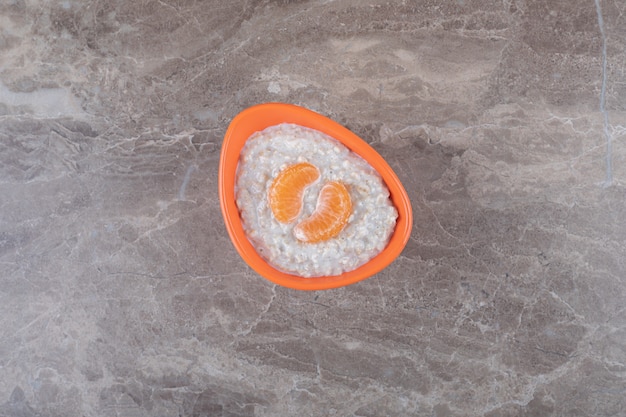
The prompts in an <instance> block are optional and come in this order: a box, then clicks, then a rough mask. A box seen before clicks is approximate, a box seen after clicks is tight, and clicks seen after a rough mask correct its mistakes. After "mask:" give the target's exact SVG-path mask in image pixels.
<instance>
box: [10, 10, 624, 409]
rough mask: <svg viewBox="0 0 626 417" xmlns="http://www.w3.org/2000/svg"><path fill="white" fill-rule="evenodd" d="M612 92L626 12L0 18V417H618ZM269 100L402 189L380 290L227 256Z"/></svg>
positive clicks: (620, 139) (619, 253) (618, 99)
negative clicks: (314, 287)
mask: <svg viewBox="0 0 626 417" xmlns="http://www.w3.org/2000/svg"><path fill="white" fill-rule="evenodd" d="M625 68H626V2H625V1H624V0H595V1H594V0H552V1H539V0H437V1H434V0H433V1H431V0H420V1H417V0H406V1H401V0H388V1H360V0H334V1H333V0H311V1H302V0H301V1H287V0H281V1H278V0H276V1H270V0H246V1H244V0H233V1H228V2H226V1H216V0H211V1H193V0H157V1H153V0H140V1H121V0H85V1H75V0H62V1H44V0H1V1H0V330H1V334H2V337H1V338H0V416H2V417H5V416H11V417H15V416H17V417H29V416H68V417H73V416H359V417H377V416H429V417H430V416H434V417H461V416H488V417H499V416H502V417H505V416H624V415H626V399H625V398H626V308H625V301H624V300H625V299H626V277H625V275H626V261H625V259H626V244H625V242H626V221H625V219H626V145H625V143H624V142H625V138H626V74H625V71H626V70H625ZM267 101H281V102H287V103H294V104H298V105H302V106H305V107H308V108H310V109H312V110H315V111H318V112H320V113H322V114H324V115H326V116H329V117H331V118H333V119H334V120H336V121H338V122H340V123H342V124H344V125H345V126H347V127H348V128H350V129H352V130H353V131H354V132H355V133H357V134H358V135H360V136H361V137H362V138H363V139H365V140H366V141H368V142H369V143H371V144H372V146H374V147H375V148H376V149H377V150H378V151H379V152H380V153H381V154H382V155H383V156H384V157H385V159H386V160H387V161H388V162H389V164H390V165H391V166H392V167H393V168H394V170H395V171H396V173H397V174H398V176H399V177H400V179H401V180H402V181H403V183H404V185H405V187H406V188H407V191H408V193H409V195H410V198H411V200H412V204H413V214H414V219H415V223H414V229H413V233H412V236H411V239H410V241H409V243H408V245H407V247H406V249H405V250H404V252H403V254H402V255H401V256H400V257H399V258H398V259H397V260H396V261H395V262H394V263H393V264H392V265H391V266H389V267H388V268H387V269H385V270H384V271H383V272H381V273H379V274H378V275H376V276H374V277H372V278H370V279H368V280H365V281H363V282H360V283H357V284H355V285H352V286H349V287H345V288H341V289H337V290H330V291H319V292H299V291H294V290H289V289H286V288H282V287H278V286H275V285H273V284H271V283H270V282H268V281H266V280H265V279H263V278H260V277H259V276H258V275H256V274H255V273H254V272H252V270H251V269H250V268H248V267H247V265H246V264H245V263H244V262H243V261H242V260H241V258H240V257H239V256H238V254H237V253H236V251H235V249H234V248H233V246H232V244H231V243H230V240H229V238H228V235H227V233H226V230H225V228H224V225H223V221H222V217H221V213H220V209H219V202H218V195H217V170H218V162H219V161H218V159H219V151H220V147H221V142H222V137H223V134H224V132H225V130H226V128H227V126H228V124H229V122H230V120H231V118H232V117H233V116H235V115H236V114H237V113H238V112H240V111H241V110H243V109H244V108H246V107H248V106H250V105H253V104H257V103H262V102H267Z"/></svg>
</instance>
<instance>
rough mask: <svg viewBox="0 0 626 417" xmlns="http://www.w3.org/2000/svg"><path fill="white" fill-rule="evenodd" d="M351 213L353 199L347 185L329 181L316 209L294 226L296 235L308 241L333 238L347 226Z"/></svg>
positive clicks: (321, 192) (320, 194)
mask: <svg viewBox="0 0 626 417" xmlns="http://www.w3.org/2000/svg"><path fill="white" fill-rule="evenodd" d="M351 213H352V200H351V199H350V194H349V193H348V190H347V188H346V187H345V185H343V184H342V183H340V182H336V181H330V182H327V183H326V184H324V186H323V187H322V189H321V190H320V193H319V196H318V198H317V206H316V207H315V211H314V212H313V214H311V216H309V217H308V218H306V219H304V220H302V221H301V222H300V223H299V224H297V225H296V226H295V227H294V229H293V233H294V236H295V237H296V239H298V240H300V241H302V242H307V243H316V242H321V241H324V240H328V239H330V238H333V237H335V236H337V235H338V234H339V233H340V232H341V231H342V230H343V228H344V227H345V226H346V224H347V223H348V219H349V218H350V214H351Z"/></svg>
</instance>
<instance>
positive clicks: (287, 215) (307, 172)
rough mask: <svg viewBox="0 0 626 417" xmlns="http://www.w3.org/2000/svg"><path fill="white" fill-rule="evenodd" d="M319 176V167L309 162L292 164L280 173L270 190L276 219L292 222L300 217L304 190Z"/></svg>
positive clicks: (271, 204) (270, 202)
mask: <svg viewBox="0 0 626 417" xmlns="http://www.w3.org/2000/svg"><path fill="white" fill-rule="evenodd" d="M319 176H320V171H319V169H317V167H316V166H315V165H312V164H309V163H308V162H302V163H299V164H295V165H290V166H288V167H287V168H285V169H283V170H282V171H280V172H279V173H278V175H277V176H276V178H274V181H272V185H271V186H270V189H269V192H268V198H269V205H270V209H271V210H272V213H273V214H274V217H275V218H276V220H278V221H279V222H281V223H290V222H292V221H294V220H295V219H296V218H297V217H298V215H299V214H300V210H302V196H303V194H304V190H305V189H306V187H308V186H309V185H311V184H312V183H314V182H315V181H317V179H318V178H319Z"/></svg>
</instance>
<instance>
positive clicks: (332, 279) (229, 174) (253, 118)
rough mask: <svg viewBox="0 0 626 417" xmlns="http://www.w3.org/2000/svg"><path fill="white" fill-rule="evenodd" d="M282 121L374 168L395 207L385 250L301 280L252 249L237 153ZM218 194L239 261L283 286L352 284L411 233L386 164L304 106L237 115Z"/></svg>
mask: <svg viewBox="0 0 626 417" xmlns="http://www.w3.org/2000/svg"><path fill="white" fill-rule="evenodd" d="M280 123H295V124H298V125H301V126H305V127H309V128H312V129H316V130H319V131H321V132H323V133H326V134H327V135H328V136H330V137H332V138H334V139H336V140H338V141H340V142H341V143H343V144H344V145H345V146H346V147H347V148H348V149H350V150H351V151H353V152H354V153H356V154H358V155H360V156H361V157H362V158H363V159H365V160H366V161H367V162H368V163H369V164H370V165H371V166H373V167H374V168H375V169H376V170H377V171H378V173H379V174H380V175H381V177H382V178H383V181H384V182H385V184H386V185H387V188H388V189H389V193H390V198H391V201H392V202H393V204H394V205H395V206H396V209H397V210H398V219H397V222H396V227H395V229H394V232H393V234H392V236H391V238H390V240H389V243H388V244H387V246H386V247H385V249H384V250H383V251H382V252H380V253H379V254H378V255H376V256H375V257H374V258H372V259H371V260H370V261H368V262H367V263H366V264H364V265H362V266H360V267H359V268H357V269H354V270H352V271H349V272H344V273H343V274H341V275H336V276H321V277H313V278H303V277H300V276H297V275H292V274H289V273H286V272H283V271H280V270H278V269H276V268H274V267H273V266H272V265H270V264H269V263H267V261H265V260H264V259H263V258H262V257H261V256H260V255H259V254H258V253H257V251H256V250H255V249H254V247H253V246H252V244H251V243H250V241H249V240H248V238H247V237H246V233H245V232H244V229H243V225H242V222H241V217H240V215H239V210H238V208H237V204H236V201H235V199H236V197H235V181H236V176H237V165H238V163H239V155H240V153H241V150H242V148H243V146H244V144H245V143H246V141H247V140H248V138H249V137H250V136H251V135H252V134H253V133H255V132H257V131H260V130H263V129H265V128H267V127H269V126H273V125H277V124H280ZM219 198H220V205H221V209H222V215H223V216H224V223H225V225H226V229H227V230H228V234H229V235H230V239H231V240H232V242H233V245H234V246H235V249H237V251H238V252H239V254H240V255H241V257H242V258H243V260H244V261H245V262H246V263H247V264H248V265H249V266H250V267H251V268H252V269H254V270H255V271H256V272H257V273H258V274H259V275H261V276H262V277H264V278H266V279H268V280H270V281H272V282H274V283H276V284H279V285H282V286H285V287H288V288H293V289H298V290H323V289H330V288H338V287H342V286H345V285H349V284H353V283H355V282H358V281H361V280H363V279H366V278H369V277H371V276H372V275H374V274H376V273H378V272H380V271H381V270H382V269H384V268H385V267H387V266H388V265H389V264H390V263H391V262H393V260H394V259H396V258H397V257H398V255H400V253H401V252H402V250H403V249H404V246H405V245H406V243H407V241H408V240H409V237H410V235H411V227H412V224H413V214H412V210H411V203H410V201H409V197H408V195H407V193H406V191H405V189H404V187H403V186H402V183H401V182H400V180H399V179H398V177H397V176H396V174H395V173H394V172H393V170H392V169H391V167H390V166H389V164H387V162H386V161H385V160H384V159H383V158H382V157H381V156H380V155H379V154H378V152H376V151H375V150H374V149H373V148H372V147H371V146H369V145H368V144H367V143H366V142H365V141H363V140H362V139H361V138H359V137H358V136H357V135H355V134H354V133H352V132H351V131H350V130H348V129H346V128H345V127H343V126H341V125H340V124H338V123H336V122H334V121H333V120H331V119H329V118H327V117H325V116H322V115H321V114H318V113H316V112H313V111H311V110H308V109H305V108H303V107H299V106H295V105H291V104H283V103H265V104H259V105H256V106H253V107H250V108H248V109H246V110H244V111H242V112H241V113H239V114H238V115H237V116H236V117H235V118H234V119H233V120H232V122H231V123H230V125H229V127H228V129H227V131H226V134H225V136H224V143H223V144H222V151H221V155H220V166H219Z"/></svg>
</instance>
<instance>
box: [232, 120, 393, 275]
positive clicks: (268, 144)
mask: <svg viewBox="0 0 626 417" xmlns="http://www.w3.org/2000/svg"><path fill="white" fill-rule="evenodd" d="M302 162H308V163H310V164H312V165H314V166H316V167H317V168H318V169H319V173H320V176H319V179H318V180H316V181H315V182H314V183H312V184H311V185H309V186H308V187H307V188H306V189H305V191H304V194H303V197H302V203H303V204H302V209H301V211H300V213H299V215H298V218H297V219H296V220H295V221H293V222H290V223H281V222H279V221H277V220H276V219H275V218H274V216H273V214H272V211H271V209H270V206H269V201H268V189H269V187H270V186H271V184H272V182H273V180H274V179H275V178H276V176H277V175H278V174H279V173H280V172H281V171H283V170H284V169H285V168H287V167H289V166H291V165H294V164H298V163H302ZM329 182H340V183H342V184H344V185H345V187H346V188H347V189H348V191H349V194H350V198H351V202H352V207H351V214H350V217H349V219H348V223H347V225H346V226H345V227H344V228H343V230H341V232H340V233H339V234H338V235H336V236H335V237H333V238H330V239H328V240H325V241H322V242H317V243H306V242H302V241H300V240H298V239H297V238H296V236H294V227H296V225H297V224H298V222H299V221H301V220H303V219H306V218H308V217H309V216H311V214H312V213H313V212H314V211H315V208H316V204H317V199H318V195H319V193H320V190H321V189H322V187H323V186H324V184H327V183H329ZM235 191H236V199H237V206H238V208H239V211H240V214H241V219H242V223H243V227H244V230H245V232H246V234H247V236H248V238H249V240H250V241H251V243H252V244H253V246H254V247H255V249H256V250H257V252H258V253H259V254H260V255H261V256H262V257H263V258H264V259H266V260H267V261H268V262H269V263H270V264H271V265H273V266H274V267H275V268H277V269H280V270H282V271H285V272H288V273H292V274H295V275H300V276H303V277H315V276H331V275H339V274H341V273H343V272H347V271H351V270H353V269H356V268H358V267H359V266H361V265H363V264H364V263H366V262H367V261H369V260H370V259H372V258H373V257H374V256H376V255H377V254H378V253H379V252H381V251H382V250H383V249H384V248H385V246H386V245H387V243H388V241H389V238H390V236H391V234H392V233H393V230H394V227H395V224H396V218H397V216H398V213H397V211H396V208H395V207H394V205H393V204H392V202H391V200H390V199H389V191H388V189H387V187H386V186H385V185H384V183H383V181H382V179H381V177H380V175H379V174H378V173H377V172H376V170H375V169H374V168H372V167H371V166H370V165H369V164H368V163H367V162H366V161H364V160H363V159H362V158H361V157H359V156H358V155H356V154H355V153H353V152H351V151H350V150H348V148H346V147H345V146H344V145H343V144H341V143H340V142H339V141H337V140H335V139H333V138H331V137H329V136H327V135H325V134H323V133H321V132H319V131H316V130H313V129H309V128H305V127H302V126H298V125H294V124H280V125H276V126H271V127H268V128H267V129H265V130H263V131H261V132H256V133H254V134H253V135H252V136H251V137H250V139H249V140H248V141H247V142H246V144H245V146H244V148H243V150H242V152H241V156H240V160H239V166H238V168H237V181H236V190H235Z"/></svg>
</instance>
